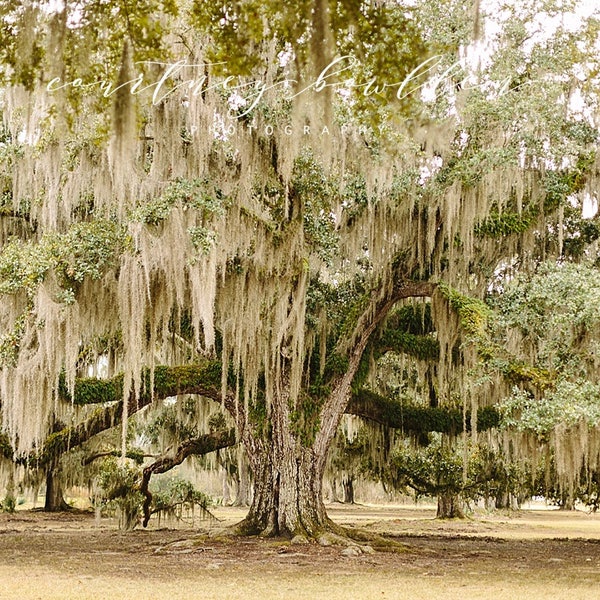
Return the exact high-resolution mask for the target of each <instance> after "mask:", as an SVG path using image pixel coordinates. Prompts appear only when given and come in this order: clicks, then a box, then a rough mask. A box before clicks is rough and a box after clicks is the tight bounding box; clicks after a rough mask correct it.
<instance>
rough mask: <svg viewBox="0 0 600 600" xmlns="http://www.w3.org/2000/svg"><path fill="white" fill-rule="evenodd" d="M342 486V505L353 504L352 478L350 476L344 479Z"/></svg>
mask: <svg viewBox="0 0 600 600" xmlns="http://www.w3.org/2000/svg"><path fill="white" fill-rule="evenodd" d="M342 486H343V487H344V503H345V504H354V477H352V475H348V476H347V477H344V478H343V479H342Z"/></svg>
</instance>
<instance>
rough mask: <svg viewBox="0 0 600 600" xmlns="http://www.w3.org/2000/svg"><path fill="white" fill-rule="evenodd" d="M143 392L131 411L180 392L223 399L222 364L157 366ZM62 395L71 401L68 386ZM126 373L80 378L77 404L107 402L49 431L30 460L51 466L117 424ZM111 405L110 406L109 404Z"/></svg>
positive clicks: (75, 398) (76, 384)
mask: <svg viewBox="0 0 600 600" xmlns="http://www.w3.org/2000/svg"><path fill="white" fill-rule="evenodd" d="M144 378H145V385H144V391H142V392H141V393H140V395H139V396H138V397H137V398H136V397H135V396H133V395H132V396H131V397H130V399H129V410H128V414H130V415H131V414H133V413H135V412H137V411H138V410H141V409H142V408H144V407H146V406H148V405H149V404H151V403H152V402H153V401H156V400H163V399H164V398H168V397H170V396H177V395H179V394H198V395H202V396H205V397H207V398H210V399H211V400H215V401H218V402H220V401H221V363H220V362H219V361H206V362H205V363H202V364H199V365H186V366H178V367H166V366H160V367H156V368H155V370H154V379H153V382H152V384H153V385H152V386H151V381H150V373H149V372H148V371H146V372H145V374H144ZM60 396H61V398H62V399H63V400H66V401H71V397H70V395H69V394H68V392H67V390H66V388H64V386H61V390H60ZM122 396H123V376H122V375H117V376H115V377H113V378H112V379H94V378H86V379H78V380H77V381H76V383H75V393H74V398H73V399H72V401H73V402H74V404H76V405H89V404H104V405H105V406H102V407H100V408H98V409H97V410H96V411H94V413H93V414H92V415H91V416H90V417H89V418H88V419H87V420H86V421H84V422H83V423H80V424H79V425H76V426H74V427H66V428H64V429H62V430H60V431H58V432H56V433H52V434H50V435H49V436H48V437H47V438H46V441H45V443H44V445H43V447H42V448H41V450H40V451H38V452H34V453H32V454H31V455H30V456H29V457H28V459H27V462H29V463H30V464H32V465H35V466H38V467H44V466H47V465H51V464H52V463H53V462H55V461H56V460H57V459H58V458H59V457H60V456H61V454H63V453H65V452H67V451H68V450H70V449H71V448H75V447H77V446H80V445H81V444H83V443H84V442H86V441H87V440H89V439H90V438H92V437H93V436H95V435H97V434H98V433H101V432H102V431H106V430H107V429H111V428H112V427H115V426H116V425H118V424H119V423H120V422H121V419H122V414H123V400H122ZM106 404H108V406H106Z"/></svg>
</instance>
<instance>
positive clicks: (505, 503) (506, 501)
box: [496, 486, 510, 510]
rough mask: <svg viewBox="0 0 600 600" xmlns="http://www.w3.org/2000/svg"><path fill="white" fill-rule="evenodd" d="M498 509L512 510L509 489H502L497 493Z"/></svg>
mask: <svg viewBox="0 0 600 600" xmlns="http://www.w3.org/2000/svg"><path fill="white" fill-rule="evenodd" d="M496 508H497V509H499V510H506V509H509V508H510V494H509V493H508V488H507V487H504V486H502V487H500V488H499V489H498V491H497V492H496Z"/></svg>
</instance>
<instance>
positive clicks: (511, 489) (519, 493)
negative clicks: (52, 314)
mask: <svg viewBox="0 0 600 600" xmlns="http://www.w3.org/2000/svg"><path fill="white" fill-rule="evenodd" d="M463 444H464V442H462V443H459V444H449V443H448V439H447V438H446V439H444V436H441V435H435V434H434V435H432V436H430V440H429V443H428V444H427V445H426V446H425V447H424V448H423V447H418V446H417V447H416V446H414V445H413V444H411V443H410V442H408V441H405V442H402V443H401V444H399V446H398V447H397V448H396V449H395V450H394V451H393V452H392V454H391V457H390V462H389V465H388V466H387V468H386V469H385V470H384V472H383V478H384V481H385V482H386V483H388V484H390V485H391V486H392V487H393V488H394V489H397V490H407V489H410V490H412V491H413V492H414V494H415V496H416V497H417V498H418V497H422V496H439V495H449V496H461V497H462V498H463V499H464V500H478V499H488V498H495V499H496V500H497V501H498V500H500V497H501V496H504V495H508V494H513V495H514V496H515V497H519V498H522V497H523V496H524V495H525V496H527V495H530V491H529V489H528V487H527V475H526V470H525V469H523V468H522V467H519V466H518V465H517V464H516V463H514V462H511V461H508V460H506V458H505V457H504V456H503V455H502V453H500V452H496V451H493V450H492V449H491V448H490V447H488V446H486V445H483V444H479V445H472V444H470V443H469V444H468V445H467V448H466V450H465V447H464V445H463ZM465 461H466V464H465Z"/></svg>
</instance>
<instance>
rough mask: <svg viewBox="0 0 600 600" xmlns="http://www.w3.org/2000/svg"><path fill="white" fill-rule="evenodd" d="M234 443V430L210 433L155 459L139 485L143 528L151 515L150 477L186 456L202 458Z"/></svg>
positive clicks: (164, 470)
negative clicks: (142, 510) (142, 499)
mask: <svg viewBox="0 0 600 600" xmlns="http://www.w3.org/2000/svg"><path fill="white" fill-rule="evenodd" d="M236 442H237V440H236V436H235V429H229V430H224V431H217V432H211V433H208V434H205V435H201V436H200V437H198V438H195V439H193V440H187V441H186V442H184V443H183V444H181V445H180V446H179V447H178V448H177V450H176V451H175V452H174V453H168V454H165V455H164V456H161V457H160V458H158V459H156V460H155V461H154V462H153V463H152V464H151V465H148V466H147V467H146V468H145V469H144V473H143V476H142V482H141V484H140V491H141V492H142V494H143V495H144V521H143V525H144V527H146V526H147V525H148V521H149V520H150V514H151V513H150V505H151V504H152V493H151V492H150V490H149V489H148V486H149V484H150V478H151V477H152V475H154V474H155V473H166V472H167V471H170V470H171V469H172V468H173V467H176V466H177V465H180V464H181V463H182V462H183V461H184V460H185V459H186V458H187V457H188V456H192V455H194V456H203V455H204V454H208V453H209V452H214V451H215V450H220V449H221V448H228V447H229V446H233V445H235V444H236Z"/></svg>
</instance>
